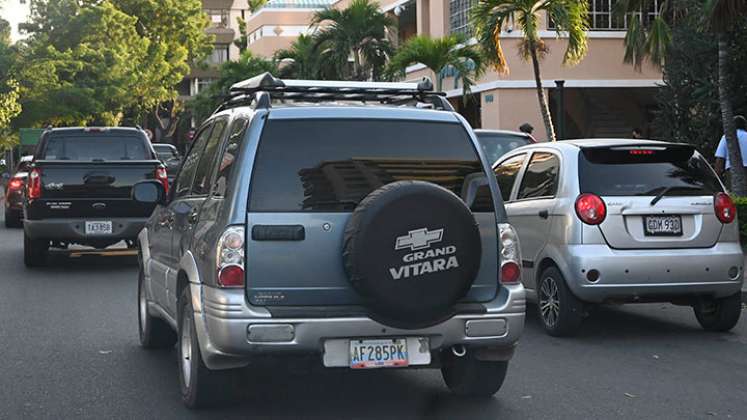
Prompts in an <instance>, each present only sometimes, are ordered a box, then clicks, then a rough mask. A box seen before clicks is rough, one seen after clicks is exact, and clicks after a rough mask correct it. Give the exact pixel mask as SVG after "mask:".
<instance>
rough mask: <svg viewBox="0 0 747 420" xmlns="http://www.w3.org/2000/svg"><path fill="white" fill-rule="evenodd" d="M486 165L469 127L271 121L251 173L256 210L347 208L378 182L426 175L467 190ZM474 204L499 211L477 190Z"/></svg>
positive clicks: (397, 122) (252, 202) (426, 178)
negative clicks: (470, 177) (467, 183)
mask: <svg viewBox="0 0 747 420" xmlns="http://www.w3.org/2000/svg"><path fill="white" fill-rule="evenodd" d="M473 173H483V174H484V171H483V167H482V165H481V163H480V160H479V158H478V156H477V153H476V151H475V148H474V147H473V145H472V142H471V141H470V138H469V136H468V134H467V132H466V131H465V129H464V128H463V127H462V126H461V125H459V124H454V123H440V122H423V121H400V120H394V121H393V120H352V119H322V120H320V119H314V120H274V121H273V120H270V121H268V122H267V125H266V126H265V128H264V131H263V133H262V138H261V141H260V145H259V149H258V151H257V158H256V161H255V166H254V173H253V176H252V187H251V188H252V190H251V199H250V211H253V212H294V211H307V212H308V211H310V212H347V211H352V210H353V209H354V208H355V207H356V206H357V205H358V203H359V202H360V201H361V200H362V199H363V198H364V197H365V196H366V195H368V194H369V193H371V192H372V191H374V190H376V189H377V188H379V187H381V186H383V185H386V184H388V183H391V182H394V181H402V180H422V181H429V182H433V183H436V184H439V185H441V186H443V187H445V188H448V189H449V190H451V191H453V192H454V193H455V194H457V195H458V196H462V194H461V193H462V186H463V184H464V179H465V177H466V176H467V175H469V174H473ZM472 207H473V211H493V203H492V200H491V199H490V194H484V193H482V194H480V193H478V194H477V198H476V200H475V203H474V204H473V206H472Z"/></svg>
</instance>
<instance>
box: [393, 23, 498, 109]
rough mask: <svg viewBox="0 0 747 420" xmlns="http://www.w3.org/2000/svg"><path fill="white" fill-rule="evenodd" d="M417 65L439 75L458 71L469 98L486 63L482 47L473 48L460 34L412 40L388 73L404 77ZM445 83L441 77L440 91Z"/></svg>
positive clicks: (398, 52)
mask: <svg viewBox="0 0 747 420" xmlns="http://www.w3.org/2000/svg"><path fill="white" fill-rule="evenodd" d="M417 63H422V64H423V65H425V66H426V67H428V68H429V69H431V70H432V71H433V72H434V73H436V75H437V76H438V75H440V74H441V73H442V72H443V71H444V70H445V69H447V68H453V69H455V70H456V71H457V73H458V75H459V76H458V77H459V79H460V81H461V83H462V89H463V90H464V94H465V96H466V95H467V94H468V93H469V90H470V87H471V86H472V85H474V84H475V79H477V78H479V77H480V76H481V75H482V74H483V73H484V72H485V60H484V58H483V56H482V54H481V53H480V51H479V49H478V47H477V46H474V45H469V44H468V42H467V37H465V36H464V35H460V34H453V35H448V36H445V37H443V38H430V37H428V36H416V37H413V38H410V39H408V40H407V41H406V42H405V43H404V44H403V45H402V46H400V47H399V49H398V50H397V53H396V54H394V57H392V60H391V61H390V62H389V65H388V66H387V73H388V74H389V75H391V76H392V77H394V76H400V77H401V76H404V75H405V70H406V69H407V67H408V66H410V65H412V64H417ZM442 83H443V80H442V77H438V78H437V81H436V84H437V86H436V88H437V89H438V90H439V91H440V90H442V89H443V86H442Z"/></svg>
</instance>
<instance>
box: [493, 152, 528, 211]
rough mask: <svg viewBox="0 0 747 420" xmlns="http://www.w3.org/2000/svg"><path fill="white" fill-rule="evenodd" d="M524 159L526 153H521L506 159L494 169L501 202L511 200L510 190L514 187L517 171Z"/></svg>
mask: <svg viewBox="0 0 747 420" xmlns="http://www.w3.org/2000/svg"><path fill="white" fill-rule="evenodd" d="M526 158H527V155H526V153H522V154H520V155H516V156H514V157H512V158H508V159H506V160H505V161H503V162H501V164H500V165H498V166H496V167H495V178H496V179H497V180H498V187H499V188H500V189H501V196H502V197H503V201H509V199H510V198H511V189H513V187H514V183H515V182H516V177H517V176H518V175H519V170H521V167H522V165H524V160H525V159H526Z"/></svg>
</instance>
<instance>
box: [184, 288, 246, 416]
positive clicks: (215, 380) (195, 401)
mask: <svg viewBox="0 0 747 420" xmlns="http://www.w3.org/2000/svg"><path fill="white" fill-rule="evenodd" d="M178 323H179V324H178V325H179V331H178V332H177V335H178V341H177V343H178V345H177V354H178V356H179V385H180V388H181V392H182V401H183V402H184V405H186V406H187V407H188V408H193V409H195V408H201V407H209V406H212V405H214V404H216V403H218V402H222V401H224V399H225V398H226V397H228V396H230V395H231V392H232V391H234V390H235V389H236V387H234V386H232V385H233V384H232V380H233V379H234V376H233V374H234V373H235V372H236V369H229V370H210V369H208V367H207V366H205V363H204V362H203V361H202V354H201V352H200V345H199V343H198V341H197V330H196V328H195V319H194V309H193V308H192V299H191V297H190V294H189V288H188V287H185V288H184V290H183V291H182V294H181V297H180V298H179V317H178Z"/></svg>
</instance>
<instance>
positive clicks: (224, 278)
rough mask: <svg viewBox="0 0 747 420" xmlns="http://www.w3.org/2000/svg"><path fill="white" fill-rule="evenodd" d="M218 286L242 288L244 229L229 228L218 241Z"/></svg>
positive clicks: (238, 227) (237, 227)
mask: <svg viewBox="0 0 747 420" xmlns="http://www.w3.org/2000/svg"><path fill="white" fill-rule="evenodd" d="M216 263H217V264H216V265H217V270H218V286H220V287H243V286H244V228H243V227H240V226H231V227H229V228H227V229H226V231H225V232H223V235H221V237H220V239H219V240H218V248H217V255H216Z"/></svg>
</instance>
